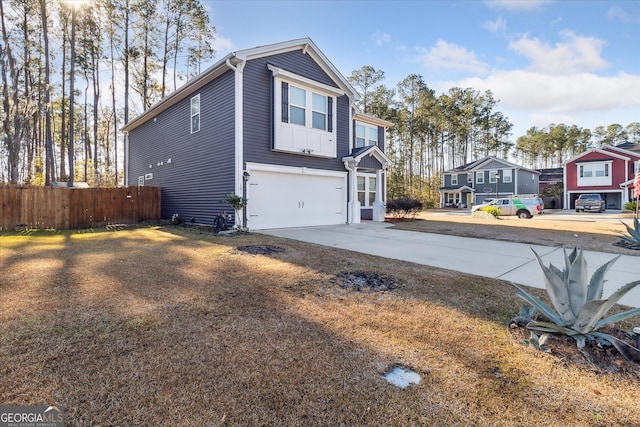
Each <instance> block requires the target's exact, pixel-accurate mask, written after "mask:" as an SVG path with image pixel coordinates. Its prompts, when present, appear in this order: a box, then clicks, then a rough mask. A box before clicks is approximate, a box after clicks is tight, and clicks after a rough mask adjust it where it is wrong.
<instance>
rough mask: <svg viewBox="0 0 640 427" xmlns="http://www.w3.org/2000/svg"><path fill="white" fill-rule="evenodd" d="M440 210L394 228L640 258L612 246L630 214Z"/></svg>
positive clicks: (623, 249)
mask: <svg viewBox="0 0 640 427" xmlns="http://www.w3.org/2000/svg"><path fill="white" fill-rule="evenodd" d="M441 212H442V211H440V212H438V210H434V211H431V212H425V213H422V214H420V215H418V217H417V218H416V219H417V220H416V221H408V222H400V223H397V224H396V227H397V228H400V229H403V230H414V231H422V232H428V233H439V234H454V235H456V236H465V237H477V238H481V239H495V240H506V241H511V242H521V243H529V244H537V245H544V246H564V247H568V248H569V247H573V246H575V245H579V246H580V247H581V248H583V249H585V250H593V251H599V252H606V253H612V254H623V255H632V256H640V251H636V250H630V249H627V248H623V247H620V246H616V245H615V243H617V242H618V241H619V240H620V235H621V234H626V233H627V231H626V229H625V227H624V225H623V224H622V223H621V222H620V221H621V220H625V221H627V222H628V223H629V224H631V221H630V219H631V218H632V217H633V216H632V215H631V214H621V215H619V219H607V220H603V219H602V218H601V217H599V215H598V214H596V213H583V214H581V215H578V218H580V219H578V220H567V219H565V217H562V216H559V215H555V216H554V215H553V214H546V215H539V216H536V217H534V218H532V219H519V218H518V217H515V216H513V217H507V216H503V217H499V218H480V217H475V216H472V215H447V216H443V215H442V214H441Z"/></svg>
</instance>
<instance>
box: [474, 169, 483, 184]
mask: <svg viewBox="0 0 640 427" xmlns="http://www.w3.org/2000/svg"><path fill="white" fill-rule="evenodd" d="M476 184H484V171H479V172H476Z"/></svg>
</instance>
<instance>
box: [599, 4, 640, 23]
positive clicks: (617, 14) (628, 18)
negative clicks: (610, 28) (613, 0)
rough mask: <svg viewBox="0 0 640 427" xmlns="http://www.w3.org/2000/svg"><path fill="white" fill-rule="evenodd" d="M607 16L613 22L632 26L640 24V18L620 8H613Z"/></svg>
mask: <svg viewBox="0 0 640 427" xmlns="http://www.w3.org/2000/svg"><path fill="white" fill-rule="evenodd" d="M607 16H608V17H609V19H610V20H611V21H619V22H622V23H623V24H632V23H634V22H640V16H634V15H633V14H631V13H629V12H627V11H626V10H624V9H623V8H622V7H620V6H611V7H610V8H609V10H608V11H607Z"/></svg>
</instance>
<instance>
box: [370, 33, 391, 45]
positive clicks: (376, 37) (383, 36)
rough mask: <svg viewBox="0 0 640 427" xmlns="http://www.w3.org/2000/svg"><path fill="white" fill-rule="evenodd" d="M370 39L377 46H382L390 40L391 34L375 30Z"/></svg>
mask: <svg viewBox="0 0 640 427" xmlns="http://www.w3.org/2000/svg"><path fill="white" fill-rule="evenodd" d="M371 40H373V42H374V43H375V44H376V46H378V47H382V45H383V44H387V43H389V42H390V41H391V36H390V35H389V34H387V33H385V32H382V31H377V32H375V33H373V34H372V35H371Z"/></svg>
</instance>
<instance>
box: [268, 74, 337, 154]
mask: <svg viewBox="0 0 640 427" xmlns="http://www.w3.org/2000/svg"><path fill="white" fill-rule="evenodd" d="M267 68H268V69H269V70H270V71H271V73H272V76H273V102H274V104H273V110H272V111H273V142H272V145H271V149H272V150H273V151H280V152H287V153H294V154H300V155H304V156H318V157H327V158H335V157H336V156H337V153H338V149H337V132H336V123H337V120H336V114H337V104H338V100H339V99H340V97H341V96H344V95H345V93H344V91H342V90H341V89H339V88H337V87H333V86H329V85H327V84H324V83H321V82H318V81H315V80H313V79H311V78H309V77H306V76H303V75H300V74H296V73H293V72H291V71H288V70H285V69H283V68H280V67H277V66H275V65H272V64H267Z"/></svg>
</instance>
